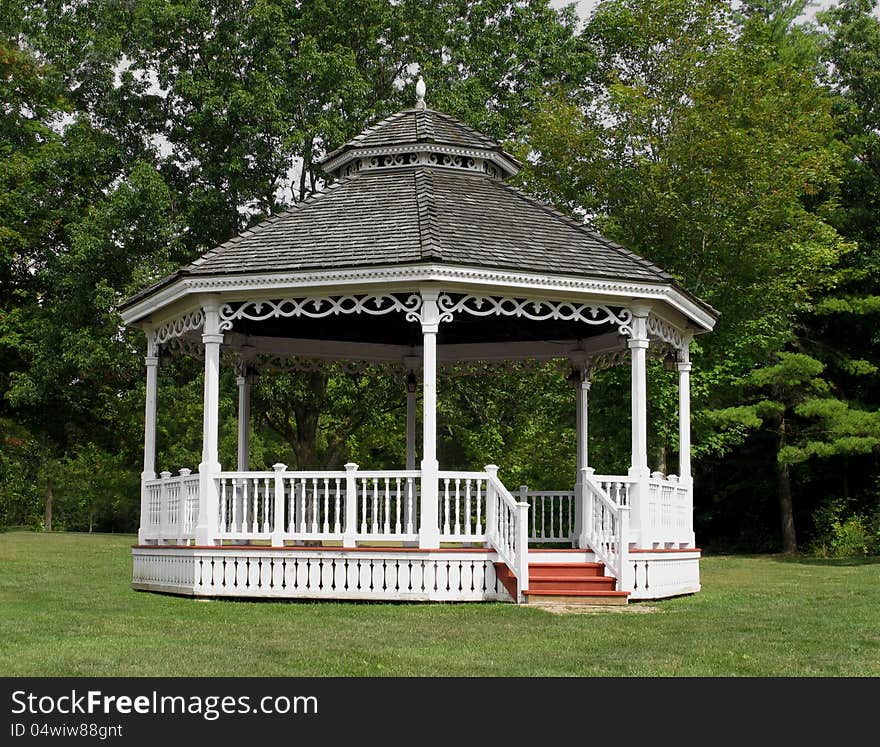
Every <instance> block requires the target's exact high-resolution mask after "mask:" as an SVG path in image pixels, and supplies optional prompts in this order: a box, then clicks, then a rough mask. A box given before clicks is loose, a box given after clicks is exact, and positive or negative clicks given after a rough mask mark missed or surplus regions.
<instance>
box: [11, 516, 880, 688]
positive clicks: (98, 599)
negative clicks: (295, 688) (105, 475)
mask: <svg viewBox="0 0 880 747" xmlns="http://www.w3.org/2000/svg"><path fill="white" fill-rule="evenodd" d="M133 540H134V538H133V537H131V536H121V535H92V536H88V535H78V534H51V535H43V534H34V533H30V532H8V533H0V675H6V676H22V675H36V676H50V675H51V676H244V675H248V676H309V675H314V676H331V675H358V676H374V675H401V676H413V675H416V676H418V675H428V676H430V675H542V676H550V675H554V676H556V675H583V676H602V675H618V676H621V675H622V676H633V675H634V676H647V675H697V676H716V675H761V676H767V675H803V676H811V675H850V676H856V675H873V676H877V675H880V562H877V561H874V562H870V561H830V560H829V561H820V560H813V559H807V558H800V559H782V558H779V557H772V556H762V557H738V556H737V557H734V556H719V557H707V558H705V559H704V560H703V561H702V575H703V579H702V581H703V591H702V592H701V593H700V594H696V595H694V596H690V597H683V598H680V599H671V600H667V601H663V602H650V603H647V604H648V605H650V606H651V607H655V608H657V610H658V611H656V612H654V613H651V614H630V613H612V612H602V613H595V614H568V615H557V614H552V613H550V612H546V611H543V610H540V609H534V608H531V609H530V608H527V607H517V606H515V605H512V604H496V603H491V604H490V603H486V604H397V605H392V604H367V603H345V604H342V603H325V602H321V603H307V602H292V603H285V602H235V601H199V600H194V599H187V598H177V597H171V596H162V595H159V594H150V593H144V592H135V591H132V590H131V588H130V586H129V583H130V580H131V554H130V549H129V548H130V546H131V544H132V543H133ZM640 606H645V605H631V607H640Z"/></svg>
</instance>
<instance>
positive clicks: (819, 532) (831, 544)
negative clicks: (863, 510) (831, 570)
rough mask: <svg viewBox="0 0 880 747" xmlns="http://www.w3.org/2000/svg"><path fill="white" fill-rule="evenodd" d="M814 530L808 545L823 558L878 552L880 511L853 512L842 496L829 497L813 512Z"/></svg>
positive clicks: (860, 555) (879, 543)
mask: <svg viewBox="0 0 880 747" xmlns="http://www.w3.org/2000/svg"><path fill="white" fill-rule="evenodd" d="M813 522H814V524H815V526H816V534H815V536H814V538H813V542H812V544H811V547H810V549H811V550H812V552H813V553H814V554H815V555H818V556H819V557H823V558H852V557H863V556H865V555H875V554H878V553H880V511H875V512H874V514H873V515H872V516H868V515H861V514H854V513H852V512H851V510H849V509H848V507H847V502H846V501H844V500H842V499H832V500H829V501H828V502H827V503H825V505H823V506H822V507H821V508H819V509H817V510H816V512H815V513H814V514H813Z"/></svg>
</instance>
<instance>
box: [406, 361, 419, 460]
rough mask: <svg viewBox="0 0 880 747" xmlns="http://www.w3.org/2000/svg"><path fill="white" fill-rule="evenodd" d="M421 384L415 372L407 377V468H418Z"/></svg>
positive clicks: (411, 372)
mask: <svg viewBox="0 0 880 747" xmlns="http://www.w3.org/2000/svg"><path fill="white" fill-rule="evenodd" d="M418 385H419V382H418V380H417V379H416V374H415V371H410V372H409V373H407V375H406V468H407V469H415V468H416V394H417V389H418Z"/></svg>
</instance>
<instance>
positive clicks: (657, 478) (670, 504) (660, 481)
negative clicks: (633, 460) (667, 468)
mask: <svg viewBox="0 0 880 747" xmlns="http://www.w3.org/2000/svg"><path fill="white" fill-rule="evenodd" d="M647 515H648V527H649V532H650V537H651V540H652V541H653V542H655V543H658V544H660V545H684V544H689V543H691V542H692V541H693V533H694V527H693V498H692V495H691V487H690V485H688V484H686V483H682V482H679V479H678V477H677V476H676V475H668V476H664V475H663V473H662V472H653V473H651V477H650V479H649V480H648V511H647Z"/></svg>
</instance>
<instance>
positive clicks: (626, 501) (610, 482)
mask: <svg viewBox="0 0 880 747" xmlns="http://www.w3.org/2000/svg"><path fill="white" fill-rule="evenodd" d="M593 480H594V481H595V482H596V483H598V485H599V487H600V488H602V490H603V491H605V494H606V495H607V496H608V497H609V498H610V499H611V501H612V502H613V503H615V504H617V505H618V506H629V505H631V503H630V501H631V497H632V488H633V485H635V483H636V478H634V477H627V476H625V475H623V476H622V475H593Z"/></svg>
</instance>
